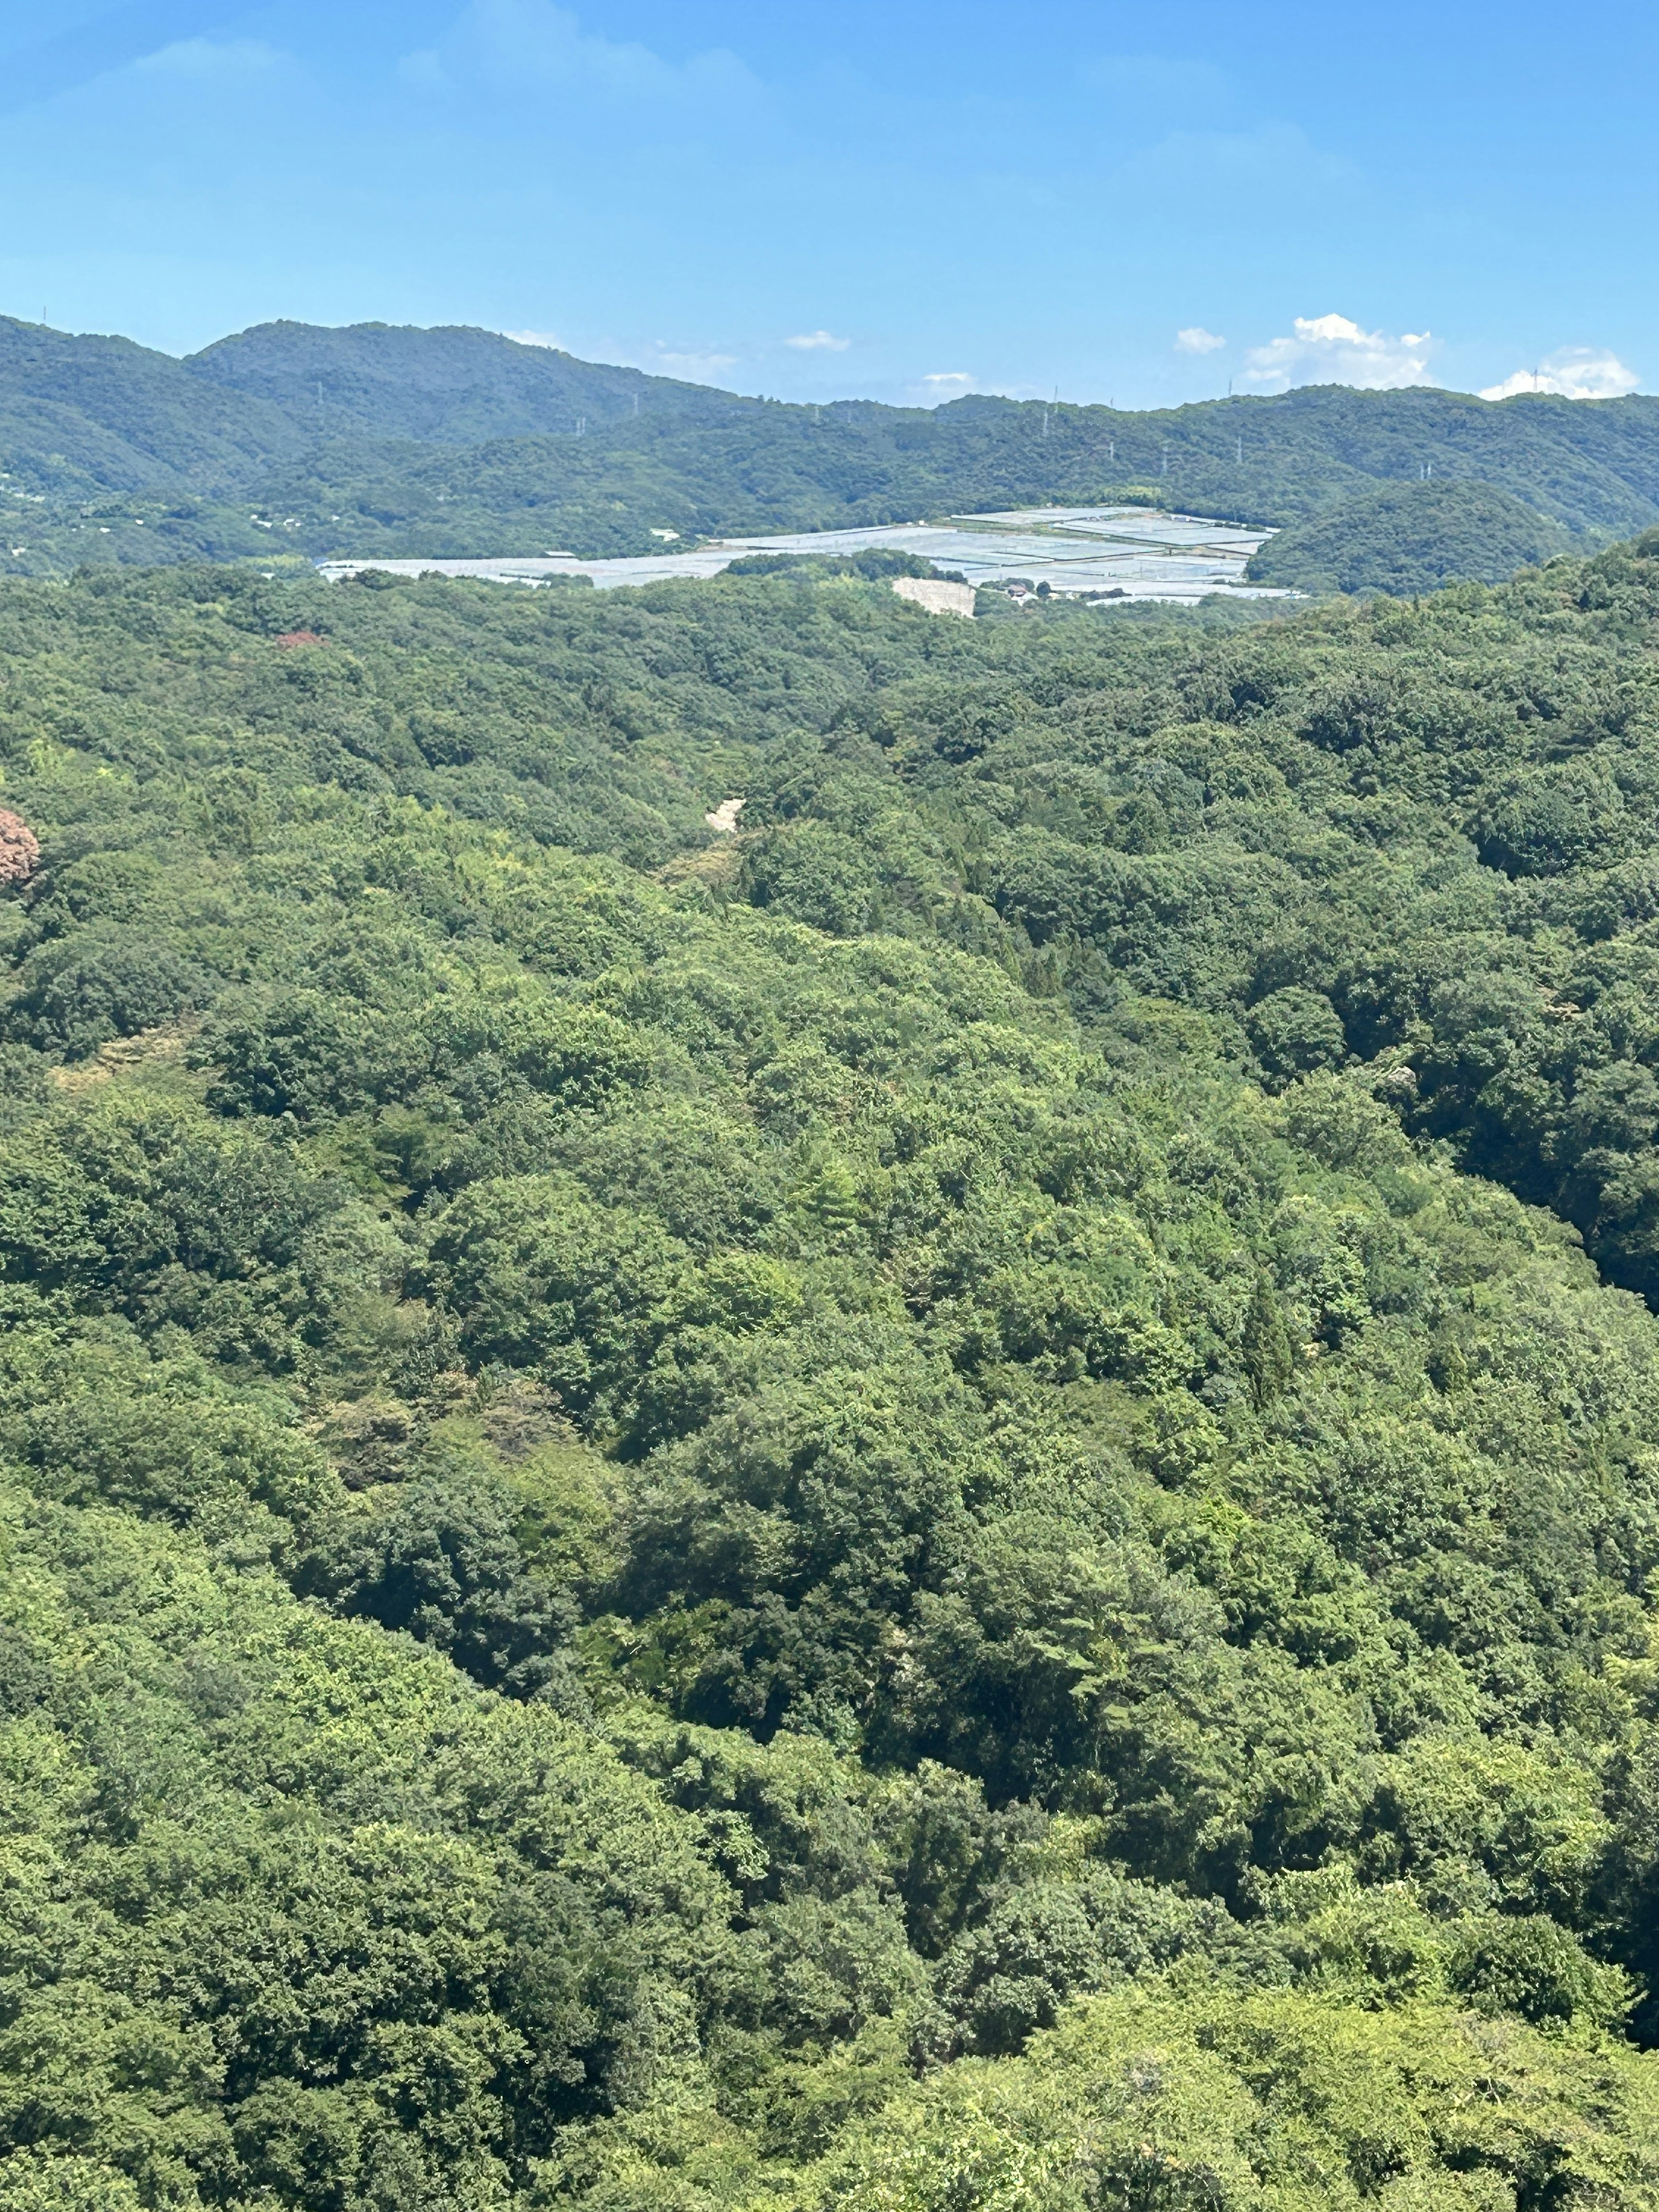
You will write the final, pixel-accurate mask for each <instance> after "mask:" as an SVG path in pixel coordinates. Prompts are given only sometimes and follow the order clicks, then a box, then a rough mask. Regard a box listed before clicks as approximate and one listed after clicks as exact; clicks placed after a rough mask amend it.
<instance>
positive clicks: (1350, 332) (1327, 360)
mask: <svg viewBox="0 0 1659 2212" xmlns="http://www.w3.org/2000/svg"><path fill="white" fill-rule="evenodd" d="M1433 350H1434V342H1433V339H1432V337H1431V335H1430V333H1429V332H1428V331H1405V332H1404V333H1403V334H1402V335H1401V337H1397V338H1395V337H1385V336H1384V334H1383V331H1362V330H1361V329H1360V327H1359V325H1358V323H1352V322H1350V321H1349V319H1348V318H1347V317H1346V315H1315V316H1311V317H1310V316H1305V315H1298V316H1297V318H1296V321H1295V324H1294V325H1293V330H1292V335H1291V336H1290V337H1282V338H1273V339H1271V340H1270V341H1269V342H1268V343H1267V344H1266V345H1262V346H1252V347H1251V349H1250V350H1249V353H1247V354H1246V355H1245V356H1244V361H1245V368H1244V380H1245V382H1246V383H1247V384H1263V385H1273V386H1277V387H1278V389H1279V390H1280V391H1281V392H1282V391H1284V390H1285V389H1286V387H1287V386H1291V385H1292V384H1354V385H1358V386H1359V387H1360V388H1361V390H1362V391H1366V392H1398V391H1399V390H1400V389H1401V386H1404V385H1407V384H1426V383H1427V382H1428V375H1427V370H1428V366H1429V356H1430V355H1431V353H1432V352H1433Z"/></svg>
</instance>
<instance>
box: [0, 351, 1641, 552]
mask: <svg viewBox="0 0 1659 2212" xmlns="http://www.w3.org/2000/svg"><path fill="white" fill-rule="evenodd" d="M0 471H3V473H0V517H3V520H4V527H5V532H6V543H5V544H4V546H3V548H0V569H3V570H4V572H6V573H13V574H33V573H67V572H68V571H69V570H70V569H71V568H75V567H77V566H82V565H87V564H101V563H105V562H145V563H149V562H155V561H157V560H175V559H177V560H200V559H204V558H222V557H224V558H228V557H243V556H258V557H260V558H262V559H264V560H267V561H268V560H270V558H271V557H273V556H277V555H282V554H284V553H286V554H288V555H296V554H304V555H307V556H312V557H320V556H325V555H331V554H348V555H350V554H356V555H358V556H364V555H372V554H375V553H382V554H386V555H408V554H413V555H420V554H430V555H433V556H439V555H443V554H452V555H466V554H495V553H515V552H540V551H544V550H550V549H553V548H562V549H564V550H570V551H574V552H579V553H582V554H587V555H605V554H613V553H627V552H642V551H647V550H653V547H654V546H655V545H656V544H657V541H656V540H653V538H652V536H651V534H650V533H651V532H652V531H653V529H655V530H665V529H671V530H676V531H678V532H680V534H681V536H682V537H683V538H696V537H698V536H702V535H711V534H719V533H720V532H757V531H767V530H802V529H818V528H832V527H835V526H838V525H841V526H845V525H854V524H872V523H884V522H895V521H909V520H915V518H917V517H918V516H923V515H937V514H943V513H952V512H963V511H968V510H972V509H975V508H977V509H985V508H994V507H1008V506H1011V505H1016V504H1024V503H1030V502H1040V501H1062V502H1064V501H1094V500H1099V499H1115V498H1125V499H1128V500H1131V501H1155V502H1158V503H1161V504H1164V505H1171V506H1176V507H1184V508H1187V509H1189V510H1192V511H1194V512H1198V513H1209V514H1215V515H1220V516H1231V517H1237V518H1239V519H1242V520H1251V521H1256V522H1261V523H1265V524H1270V525H1274V526H1279V525H1284V524H1290V523H1295V522H1297V521H1298V520H1307V519H1309V518H1310V517H1314V516H1319V515H1324V514H1326V513H1328V512H1329V511H1330V510H1332V509H1333V508H1337V507H1340V506H1341V504H1342V502H1344V501H1358V502H1359V504H1358V507H1356V510H1355V513H1356V515H1357V517H1358V521H1359V523H1360V524H1361V525H1362V526H1363V527H1364V529H1365V530H1368V531H1370V530H1373V529H1374V525H1375V518H1372V517H1370V511H1369V510H1368V509H1366V508H1364V504H1363V502H1364V499H1365V498H1366V496H1367V495H1370V494H1372V493H1374V492H1375V490H1376V488H1377V486H1378V485H1379V484H1382V485H1386V486H1391V487H1404V486H1406V485H1409V484H1415V483H1419V482H1430V483H1434V482H1440V481H1443V480H1449V481H1450V482H1451V483H1466V484H1477V485H1480V486H1485V487H1488V488H1492V489H1493V490H1494V491H1495V492H1496V493H1498V494H1501V495H1505V496H1507V497H1508V498H1510V499H1511V500H1513V501H1516V502H1518V503H1519V504H1520V505H1521V506H1522V507H1523V508H1524V509H1525V511H1526V513H1528V514H1529V515H1536V516H1537V517H1539V518H1540V522H1539V528H1540V530H1541V532H1543V533H1544V541H1545V542H1544V548H1543V550H1549V544H1548V542H1547V541H1549V533H1550V532H1551V531H1552V529H1553V530H1556V531H1560V532H1565V533H1567V537H1568V538H1570V539H1577V541H1579V542H1580V543H1581V544H1585V545H1595V544H1604V543H1606V542H1607V540H1609V539H1610V538H1614V537H1617V536H1620V535H1622V534H1628V533H1631V532H1636V531H1638V530H1641V529H1644V528H1646V527H1649V526H1651V525H1653V524H1654V523H1655V522H1656V521H1659V399H1652V398H1645V397H1641V396H1632V397H1631V398H1625V399H1617V400H1604V401H1572V400H1565V399H1559V398H1550V397H1548V396H1546V395H1531V396H1523V397H1522V398H1516V399H1512V400H1506V401H1504V402H1503V403H1502V404H1496V405H1494V404H1488V403H1487V402H1486V401H1484V400H1480V399H1476V398H1470V397H1468V396H1467V395H1465V394H1462V393H1457V392H1440V391H1434V390H1429V389H1418V390H1412V391H1406V392H1354V391H1350V390H1347V389H1346V388H1344V387H1340V386H1326V387H1320V388H1311V389H1307V390H1302V391H1297V392H1285V393H1283V394H1281V395H1279V396H1278V397H1276V398H1236V399H1229V400H1214V401H1207V402H1205V403H1202V404H1197V405H1194V406H1190V407H1181V408H1173V409H1165V410H1152V411H1149V412H1145V413H1129V412H1119V411H1115V410H1111V409H1109V408H1104V407H1073V406H1055V407H1049V406H1043V405H1039V404H1034V403H1016V402H1014V401H1011V400H1004V399H997V398H965V399H961V400H957V401H955V402H952V403H951V404H949V405H948V406H944V407H939V408H937V409H933V410H928V409H923V408H896V407H886V406H882V405H878V404H875V403H874V402H869V401H843V402H838V403H836V404H834V405H830V406H824V407H813V406H795V405H785V404H781V403H779V402H776V401H763V400H757V399H753V398H742V397H740V396H738V395H737V394H734V393H731V392H719V391H716V390H714V389H712V388H710V387H708V386H697V385H691V384H684V383H679V382H676V381H674V380H671V379H667V378H661V377H652V376H647V375H644V374H641V373H640V372H639V371H637V370H634V369H626V368H606V367H603V366H600V365H597V364H594V363H592V362H580V361H577V360H575V359H574V358H573V357H572V356H569V355H568V354H562V353H559V352H556V351H555V350H553V349H549V348H545V347H538V346H530V345H523V344H519V343H515V342H513V340H511V339H508V338H506V337H501V336H499V335H498V334H496V333H495V332H491V331H474V330H459V329H439V330H400V329H392V328H390V327H388V326H386V325H378V324H368V325H355V326H352V327H349V328H346V329H342V330H325V329H318V328H313V327H311V326H308V325H301V324H295V323H270V324H264V325H259V326H258V327H257V328H255V329H253V330H250V331H243V332H242V333H240V335H239V336H237V337H229V338H225V339H222V340H221V341H220V342H219V343H217V344H216V345H213V346H210V347H208V348H207V349H205V350H204V351H203V352H201V353H199V354H197V355H194V356H191V358H190V359H188V360H186V361H184V362H179V361H174V360H173V359H172V358H171V357H169V356H166V355H162V354H158V353H154V352H149V351H146V350H145V349H143V348H141V347H137V346H134V345H132V344H131V343H128V342H127V341H125V340H122V339H113V338H97V337H67V336H65V335H64V334H63V333H61V332H57V331H46V330H42V329H41V328H40V326H38V325H27V324H22V323H18V322H15V321H10V320H3V319H0ZM1384 534H1385V535H1386V534H1387V532H1386V528H1385V533H1384ZM1508 535H1509V536H1510V537H1513V536H1514V535H1515V532H1514V529H1513V528H1512V527H1511V528H1510V531H1509V532H1508ZM1367 542H1369V540H1368V541H1367ZM1460 544H1462V538H1460V537H1459V535H1458V533H1457V532H1455V530H1454V531H1453V532H1450V534H1449V537H1448V538H1446V540H1445V544H1444V546H1443V548H1442V549H1441V550H1440V551H1439V552H1436V551H1435V550H1434V549H1432V548H1431V556H1430V571H1431V574H1444V573H1446V572H1447V567H1446V563H1447V562H1448V560H1449V558H1450V557H1451V553H1452V552H1453V551H1455V550H1456V549H1457V547H1458V546H1459V545H1460ZM1437 559H1438V560H1439V562H1440V566H1439V567H1438V568H1435V567H1434V562H1435V561H1436V560H1437ZM1337 565H1338V566H1339V567H1340V565H1341V563H1340V562H1338V564H1337ZM1325 566H1326V567H1328V566H1329V563H1328V562H1326V563H1325Z"/></svg>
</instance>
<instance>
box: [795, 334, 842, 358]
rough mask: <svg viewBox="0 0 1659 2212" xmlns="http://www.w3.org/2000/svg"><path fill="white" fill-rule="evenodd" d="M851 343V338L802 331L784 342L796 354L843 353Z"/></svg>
mask: <svg viewBox="0 0 1659 2212" xmlns="http://www.w3.org/2000/svg"><path fill="white" fill-rule="evenodd" d="M784 343H785V345H787V346H793V347H794V348H795V349H796V351H797V352H798V353H845V352H846V350H847V349H848V346H849V345H851V344H852V343H853V341H852V339H851V338H838V337H836V336H835V335H834V333H833V332H831V331H802V332H801V333H800V335H799V337H793V338H786V339H785V340H784Z"/></svg>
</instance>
